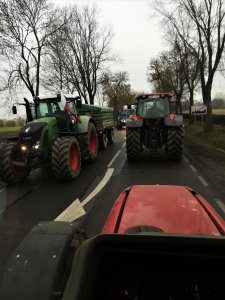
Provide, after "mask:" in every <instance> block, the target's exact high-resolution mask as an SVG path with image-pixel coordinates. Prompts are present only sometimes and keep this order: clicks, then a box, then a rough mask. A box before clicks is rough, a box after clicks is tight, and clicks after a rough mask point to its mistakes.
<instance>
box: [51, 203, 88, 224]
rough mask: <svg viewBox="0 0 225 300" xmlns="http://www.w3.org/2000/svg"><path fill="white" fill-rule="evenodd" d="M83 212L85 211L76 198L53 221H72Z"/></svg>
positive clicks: (83, 213)
mask: <svg viewBox="0 0 225 300" xmlns="http://www.w3.org/2000/svg"><path fill="white" fill-rule="evenodd" d="M85 214H86V212H85V210H84V209H83V206H82V205H81V203H80V200H79V199H76V200H75V201H74V202H73V203H72V204H71V205H70V206H68V207H67V208H66V209H65V210H64V211H63V212H62V213H61V214H60V215H59V216H58V217H57V218H56V219H55V220H54V221H62V222H72V221H74V220H76V219H78V218H79V217H81V216H83V215H85Z"/></svg>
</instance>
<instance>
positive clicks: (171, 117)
mask: <svg viewBox="0 0 225 300" xmlns="http://www.w3.org/2000/svg"><path fill="white" fill-rule="evenodd" d="M176 116H177V115H176V114H169V115H167V116H165V118H164V119H167V120H173V119H176Z"/></svg>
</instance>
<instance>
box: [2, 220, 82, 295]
mask: <svg viewBox="0 0 225 300" xmlns="http://www.w3.org/2000/svg"><path fill="white" fill-rule="evenodd" d="M76 233H79V230H78V223H67V222H56V221H51V222H42V223H40V224H38V225H37V226H35V227H34V228H33V229H32V230H31V231H30V233H29V234H28V235H27V236H26V237H25V238H24V240H23V241H22V243H21V244H20V245H19V246H18V247H17V249H16V250H15V252H14V255H13V256H12V257H11V259H10V260H9V262H8V265H7V267H6V270H5V272H4V275H3V279H2V282H1V283H0V291H1V299H7V300H13V299H23V300H28V299H29V300H30V299H32V300H36V299H37V300H39V299H42V300H45V299H46V300H47V299H52V297H53V296H54V295H56V294H58V293H60V292H61V293H62V286H61V284H62V282H61V281H62V277H61V276H62V273H64V271H65V262H66V261H67V260H66V258H67V257H68V252H69V249H71V242H72V240H73V241H74V236H76ZM73 255H74V250H73ZM73 255H72V256H73ZM68 275H69V274H68ZM63 289H64V287H63Z"/></svg>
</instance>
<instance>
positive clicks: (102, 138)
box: [99, 131, 108, 150]
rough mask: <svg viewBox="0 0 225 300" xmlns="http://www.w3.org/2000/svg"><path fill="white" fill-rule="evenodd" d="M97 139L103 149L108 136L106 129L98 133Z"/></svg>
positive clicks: (106, 144)
mask: <svg viewBox="0 0 225 300" xmlns="http://www.w3.org/2000/svg"><path fill="white" fill-rule="evenodd" d="M99 141H100V145H101V149H102V150H105V149H106V148H107V147H108V137H107V134H106V131H103V132H102V133H100V136H99Z"/></svg>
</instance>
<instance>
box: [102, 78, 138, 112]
mask: <svg viewBox="0 0 225 300" xmlns="http://www.w3.org/2000/svg"><path fill="white" fill-rule="evenodd" d="M101 85H102V91H103V95H104V96H105V97H106V99H108V103H109V106H110V107H113V108H114V109H115V114H117V113H118V111H119V110H121V109H122V108H123V106H124V105H127V104H131V103H132V102H133V101H134V94H133V93H132V91H131V86H130V84H129V78H128V74H127V72H117V73H110V72H108V73H104V74H103V75H102V78H101Z"/></svg>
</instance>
